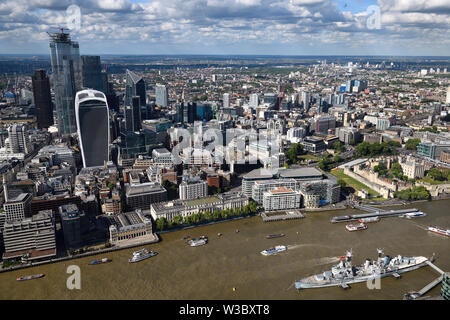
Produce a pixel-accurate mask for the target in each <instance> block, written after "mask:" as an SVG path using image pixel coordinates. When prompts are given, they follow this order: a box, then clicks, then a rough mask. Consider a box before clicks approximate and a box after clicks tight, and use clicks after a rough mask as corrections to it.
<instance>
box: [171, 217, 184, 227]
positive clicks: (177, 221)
mask: <svg viewBox="0 0 450 320" xmlns="http://www.w3.org/2000/svg"><path fill="white" fill-rule="evenodd" d="M173 222H174V223H175V224H177V225H180V224H182V223H183V216H182V215H181V214H179V215H176V216H175V217H173Z"/></svg>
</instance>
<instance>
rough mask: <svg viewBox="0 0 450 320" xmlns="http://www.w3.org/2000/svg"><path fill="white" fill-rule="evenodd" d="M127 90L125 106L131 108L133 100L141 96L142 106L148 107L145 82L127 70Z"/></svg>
mask: <svg viewBox="0 0 450 320" xmlns="http://www.w3.org/2000/svg"><path fill="white" fill-rule="evenodd" d="M126 78H127V79H126V88H125V106H131V99H132V97H134V96H139V101H140V104H141V106H145V105H146V101H145V99H146V97H145V82H144V79H142V77H141V76H139V75H137V74H136V73H134V72H132V71H130V70H128V69H127V73H126Z"/></svg>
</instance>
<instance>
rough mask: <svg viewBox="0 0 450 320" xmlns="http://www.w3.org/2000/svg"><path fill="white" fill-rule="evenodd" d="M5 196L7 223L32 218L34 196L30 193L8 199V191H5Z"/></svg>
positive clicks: (4, 207)
mask: <svg viewBox="0 0 450 320" xmlns="http://www.w3.org/2000/svg"><path fill="white" fill-rule="evenodd" d="M4 186H5V185H4ZM4 194H5V197H6V198H5V203H4V204H3V210H4V211H5V215H6V221H8V222H13V221H21V220H23V219H25V218H29V217H31V200H32V195H31V194H30V193H21V194H19V195H18V196H17V197H15V198H12V199H10V198H9V197H8V191H7V189H4Z"/></svg>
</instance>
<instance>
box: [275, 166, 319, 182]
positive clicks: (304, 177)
mask: <svg viewBox="0 0 450 320" xmlns="http://www.w3.org/2000/svg"><path fill="white" fill-rule="evenodd" d="M278 174H279V176H280V179H294V180H296V181H311V180H322V179H323V174H322V172H321V171H319V170H317V169H316V168H313V167H304V168H294V169H280V170H279V171H278Z"/></svg>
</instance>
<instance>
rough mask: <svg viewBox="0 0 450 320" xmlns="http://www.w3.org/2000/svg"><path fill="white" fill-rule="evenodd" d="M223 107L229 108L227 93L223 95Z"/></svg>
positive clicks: (228, 95)
mask: <svg viewBox="0 0 450 320" xmlns="http://www.w3.org/2000/svg"><path fill="white" fill-rule="evenodd" d="M223 107H224V108H229V107H230V94H229V93H224V94H223Z"/></svg>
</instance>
